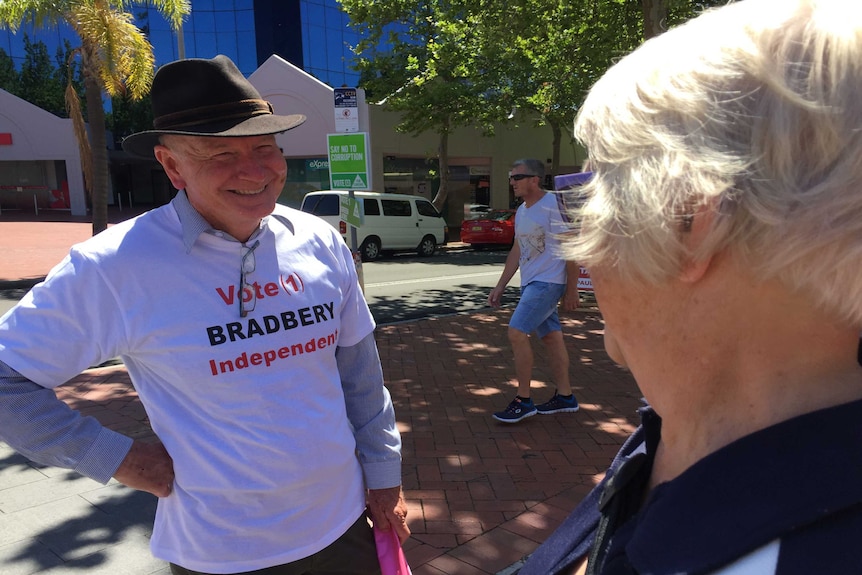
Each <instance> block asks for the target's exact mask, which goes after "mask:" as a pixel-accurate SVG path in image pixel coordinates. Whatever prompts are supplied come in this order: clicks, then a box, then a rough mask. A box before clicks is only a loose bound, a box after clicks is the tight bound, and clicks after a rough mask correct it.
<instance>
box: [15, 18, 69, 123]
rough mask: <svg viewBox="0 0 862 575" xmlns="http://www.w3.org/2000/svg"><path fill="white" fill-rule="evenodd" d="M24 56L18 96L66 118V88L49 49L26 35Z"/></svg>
mask: <svg viewBox="0 0 862 575" xmlns="http://www.w3.org/2000/svg"><path fill="white" fill-rule="evenodd" d="M24 54H25V58H24V63H23V64H22V65H21V72H20V75H19V92H18V93H17V94H16V95H17V96H19V97H20V98H23V99H24V100H27V101H28V102H30V103H31V104H33V105H35V106H39V107H40V108H42V109H43V110H46V111H48V112H51V113H52V114H54V115H57V116H60V117H64V116H65V113H64V112H65V109H66V105H65V103H64V101H65V90H66V86H65V84H62V83H61V80H60V77H59V76H58V74H57V69H56V67H55V66H54V63H53V62H52V61H51V57H50V56H49V55H48V47H47V46H45V43H44V42H36V43H33V42H31V41H30V37H29V36H28V35H27V34H24Z"/></svg>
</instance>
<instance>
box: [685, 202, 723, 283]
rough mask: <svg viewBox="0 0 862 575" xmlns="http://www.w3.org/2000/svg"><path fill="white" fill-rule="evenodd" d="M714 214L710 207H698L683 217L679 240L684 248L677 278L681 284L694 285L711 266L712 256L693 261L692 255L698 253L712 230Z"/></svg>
mask: <svg viewBox="0 0 862 575" xmlns="http://www.w3.org/2000/svg"><path fill="white" fill-rule="evenodd" d="M714 219H715V212H714V211H713V209H712V208H711V206H700V207H699V208H697V209H694V210H693V211H692V213H690V214H686V215H685V216H683V222H682V229H681V232H680V233H681V234H682V236H681V239H682V243H683V245H684V246H685V255H684V256H683V257H684V261H683V262H682V265H681V266H680V270H679V274H678V278H679V280H680V281H682V282H683V283H695V282H697V281H699V280H700V279H701V278H702V277H703V276H704V275H706V272H707V271H708V270H709V267H710V265H711V264H712V257H713V254H710V255H708V256H706V257H703V258H699V259H695V258H694V257H693V254H697V253H698V252H699V251H700V247H701V246H702V244H703V242H704V240H705V238H706V235H707V234H708V233H709V230H710V229H712V223H713V220H714Z"/></svg>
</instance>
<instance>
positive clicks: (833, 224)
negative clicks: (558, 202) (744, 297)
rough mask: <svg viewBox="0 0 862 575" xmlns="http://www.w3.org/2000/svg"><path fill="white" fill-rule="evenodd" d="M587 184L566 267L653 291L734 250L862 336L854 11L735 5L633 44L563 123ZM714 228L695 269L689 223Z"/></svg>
mask: <svg viewBox="0 0 862 575" xmlns="http://www.w3.org/2000/svg"><path fill="white" fill-rule="evenodd" d="M575 136H576V137H577V138H578V139H579V140H581V141H582V142H583V143H584V144H585V146H586V147H587V149H588V151H589V156H590V165H591V169H592V171H593V173H594V175H593V178H592V180H591V181H590V182H589V183H588V184H587V185H586V186H585V187H584V192H585V194H586V197H587V202H586V204H585V206H584V207H583V208H582V210H581V211H580V213H578V214H577V216H578V217H579V218H580V219H581V226H582V227H581V233H580V234H579V235H577V237H576V238H574V239H571V240H569V241H568V242H567V244H566V255H567V257H569V258H571V259H575V260H577V261H578V262H579V263H581V264H582V265H586V266H590V265H599V264H601V265H615V266H618V268H619V271H620V272H621V273H623V274H627V277H629V278H632V279H633V278H639V279H642V280H646V281H651V282H659V281H663V280H665V279H668V278H670V277H672V276H673V275H674V274H675V273H677V272H678V271H679V270H680V266H681V264H682V263H683V262H684V261H685V260H686V258H694V259H698V258H704V257H708V256H710V255H712V254H714V253H716V252H717V251H719V250H724V249H728V250H732V252H733V253H734V254H735V255H736V256H738V257H740V258H742V261H743V262H744V264H745V265H747V266H749V267H750V269H751V270H752V271H753V272H754V273H755V274H756V275H757V276H758V277H759V278H761V279H768V278H777V279H778V280H780V281H782V282H784V283H785V284H786V285H789V286H790V287H791V288H792V289H795V290H804V291H805V292H807V293H809V294H811V296H812V297H813V298H814V299H815V301H816V302H817V303H818V304H820V305H821V306H824V307H825V308H827V309H829V310H831V311H833V312H835V313H837V314H839V315H840V316H841V317H844V318H847V319H851V320H853V321H854V322H855V323H859V324H862V6H860V3H857V2H847V1H844V0H744V1H741V2H738V3H735V4H731V5H728V6H724V7H722V8H717V9H713V10H709V11H707V12H705V13H704V14H702V15H700V16H699V17H697V18H695V19H693V20H691V21H690V22H688V23H686V24H684V25H682V26H679V27H678V28H675V29H672V30H670V31H669V32H666V33H665V34H663V35H661V36H658V37H656V38H654V39H652V40H649V41H648V42H646V43H644V44H643V45H642V46H641V47H640V48H638V49H637V50H635V51H634V52H633V53H632V54H630V55H628V56H627V57H625V58H624V59H623V60H621V61H620V62H619V63H618V64H617V65H615V66H614V67H612V68H611V69H610V70H609V71H608V72H607V73H606V74H605V75H604V76H603V77H602V78H601V79H600V80H599V81H598V82H597V83H596V85H595V86H594V87H593V89H592V90H591V91H590V94H589V96H588V97H587V100H586V102H585V103H584V105H583V107H582V108H581V110H580V112H579V114H578V117H577V119H576V121H575ZM698 212H701V213H702V212H712V213H711V215H712V218H707V220H708V221H711V225H710V229H709V231H708V233H707V234H706V238H705V240H704V241H703V242H702V243H701V245H700V246H699V248H698V250H697V251H696V252H694V253H688V252H687V251H686V247H685V243H684V242H683V240H684V234H685V230H686V225H687V223H688V222H690V221H691V219H690V217H691V215H692V214H696V213H698Z"/></svg>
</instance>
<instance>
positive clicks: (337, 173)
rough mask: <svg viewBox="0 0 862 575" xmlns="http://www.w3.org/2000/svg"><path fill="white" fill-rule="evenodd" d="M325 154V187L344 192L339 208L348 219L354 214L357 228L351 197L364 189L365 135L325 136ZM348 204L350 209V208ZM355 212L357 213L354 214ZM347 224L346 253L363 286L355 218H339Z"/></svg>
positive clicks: (356, 207) (356, 205)
mask: <svg viewBox="0 0 862 575" xmlns="http://www.w3.org/2000/svg"><path fill="white" fill-rule="evenodd" d="M326 150H327V154H328V155H329V185H330V188H331V189H333V190H347V191H348V205H347V206H345V207H344V208H342V213H343V214H344V213H346V214H347V215H348V216H352V215H353V214H354V213H358V214H359V217H360V221H359V222H358V225H361V210H358V202H357V201H356V198H355V196H354V194H353V192H354V191H355V190H367V189H368V182H369V178H368V174H369V171H370V170H369V161H368V153H367V150H368V134H367V133H365V132H352V133H342V134H327V135H326ZM351 203H352V205H351ZM357 210H358V211H357ZM342 219H344V221H345V222H347V223H348V224H350V251H351V252H353V261H354V262H356V273H357V275H358V276H359V285H360V286H363V290H364V283H363V278H362V258H361V257H360V254H359V246H358V245H357V243H358V241H357V237H356V228H357V227H358V225H357V222H356V218H352V217H342Z"/></svg>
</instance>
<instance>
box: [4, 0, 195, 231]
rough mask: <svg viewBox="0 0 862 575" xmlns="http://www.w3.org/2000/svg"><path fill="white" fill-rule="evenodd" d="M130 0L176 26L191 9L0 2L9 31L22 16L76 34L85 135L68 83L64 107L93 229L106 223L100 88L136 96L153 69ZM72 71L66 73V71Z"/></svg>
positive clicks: (156, 0)
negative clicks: (72, 128)
mask: <svg viewBox="0 0 862 575" xmlns="http://www.w3.org/2000/svg"><path fill="white" fill-rule="evenodd" d="M134 5H147V6H153V7H155V8H156V9H158V10H159V12H161V13H162V15H163V16H164V17H165V19H167V20H168V21H169V22H170V23H171V26H173V28H174V29H175V30H176V29H178V28H179V27H180V26H181V24H182V19H183V17H184V16H186V15H187V14H188V13H189V12H190V10H191V4H190V3H189V1H188V0H149V1H142V2H129V1H124V0H119V1H117V0H4V1H2V2H0V26H3V27H6V28H8V29H9V30H12V31H13V32H15V31H17V30H18V28H19V27H20V25H21V23H22V22H23V21H25V20H26V21H28V22H32V23H33V25H34V26H35V27H43V26H52V25H56V24H58V23H60V22H65V23H66V24H68V25H69V26H71V27H72V29H73V30H75V32H76V33H77V34H78V37H79V38H80V39H81V45H80V46H79V47H77V48H76V49H75V50H74V54H73V56H72V57H75V58H79V59H80V62H81V71H82V73H83V76H84V94H85V96H86V101H87V119H88V120H89V123H90V129H89V139H88V138H87V130H85V128H84V119H83V116H82V114H81V106H80V102H79V100H78V97H77V94H76V93H75V90H74V89H72V87H71V84H70V85H69V86H68V87H67V89H66V108H67V109H68V111H69V116H70V117H71V118H72V122H73V125H74V126H75V136H76V137H77V139H78V146H79V147H80V149H81V164H82V166H83V170H84V181H85V183H86V187H87V190H88V191H89V193H90V201H91V204H92V209H93V234H94V235H95V234H97V233H99V232H101V231H102V230H104V229H105V228H107V227H108V151H107V142H106V138H105V109H104V106H103V104H102V92H103V91H104V92H107V93H108V95H110V96H117V95H120V94H123V93H128V95H129V96H130V97H131V98H132V99H139V98H141V97H143V96H144V95H146V94H147V93H148V92H149V90H150V85H151V83H152V80H153V73H154V58H153V47H152V46H151V45H150V43H149V41H148V40H147V38H146V36H145V35H144V33H143V32H142V31H141V30H140V29H138V28H137V26H135V25H134V23H133V19H132V15H131V14H129V12H128V11H127V9H128V8H130V7H132V6H134ZM70 76H71V75H70Z"/></svg>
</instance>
